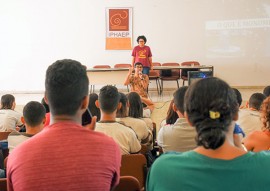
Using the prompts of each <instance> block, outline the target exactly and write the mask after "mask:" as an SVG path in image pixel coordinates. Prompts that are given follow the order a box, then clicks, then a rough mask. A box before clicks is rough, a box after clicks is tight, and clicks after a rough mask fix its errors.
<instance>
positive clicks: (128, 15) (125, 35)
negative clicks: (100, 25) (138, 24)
mask: <svg viewBox="0 0 270 191" xmlns="http://www.w3.org/2000/svg"><path fill="white" fill-rule="evenodd" d="M131 49H132V8H107V9H106V50H131Z"/></svg>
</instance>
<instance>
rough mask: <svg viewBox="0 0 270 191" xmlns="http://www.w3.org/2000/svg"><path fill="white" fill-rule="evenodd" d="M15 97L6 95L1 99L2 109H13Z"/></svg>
mask: <svg viewBox="0 0 270 191" xmlns="http://www.w3.org/2000/svg"><path fill="white" fill-rule="evenodd" d="M14 102H15V97H14V96H13V95H11V94H6V95H3V96H2V97H1V109H12V106H13V103H14Z"/></svg>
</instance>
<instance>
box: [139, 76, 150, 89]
mask: <svg viewBox="0 0 270 191" xmlns="http://www.w3.org/2000/svg"><path fill="white" fill-rule="evenodd" d="M141 83H142V85H143V89H144V90H147V88H148V84H149V77H148V76H147V75H145V74H144V75H143V77H142V78H141Z"/></svg>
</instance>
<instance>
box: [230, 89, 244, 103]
mask: <svg viewBox="0 0 270 191" xmlns="http://www.w3.org/2000/svg"><path fill="white" fill-rule="evenodd" d="M232 89H233V91H234V93H235V95H236V99H237V102H238V104H239V107H240V106H241V104H242V95H241V93H240V91H239V90H238V89H236V88H232Z"/></svg>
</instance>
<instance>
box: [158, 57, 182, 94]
mask: <svg viewBox="0 0 270 191" xmlns="http://www.w3.org/2000/svg"><path fill="white" fill-rule="evenodd" d="M161 66H179V64H178V63H175V62H168V63H163V64H162V65H161ZM166 71H171V72H170V75H165V72H164V71H161V75H160V80H161V93H162V92H163V81H176V82H177V88H179V82H178V80H179V79H180V69H169V70H166Z"/></svg>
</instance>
